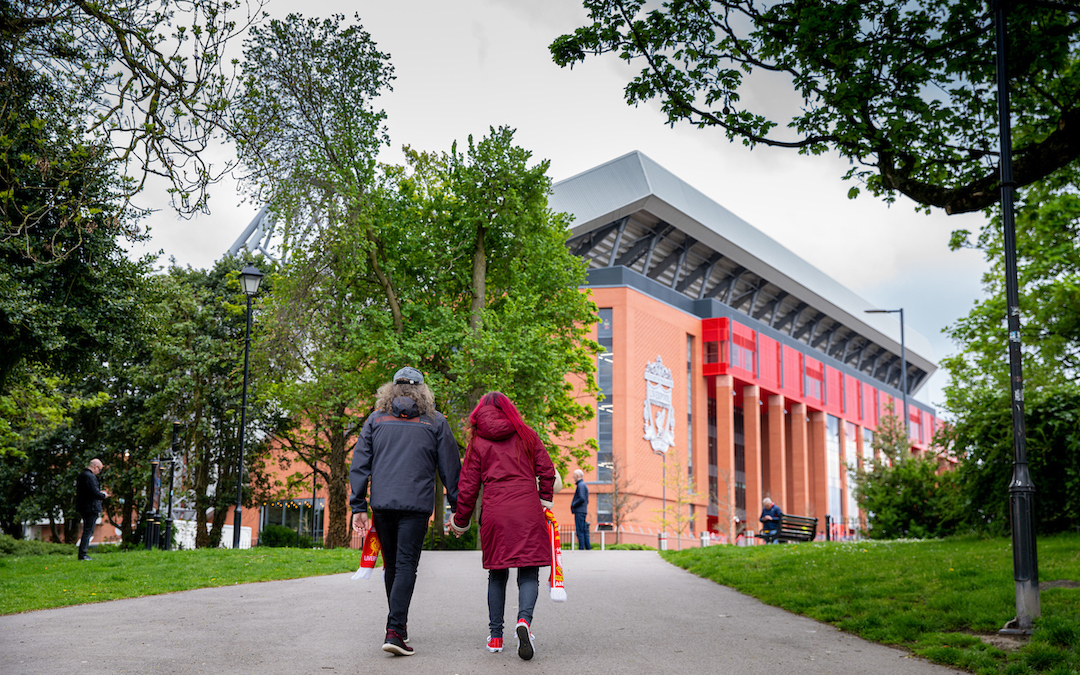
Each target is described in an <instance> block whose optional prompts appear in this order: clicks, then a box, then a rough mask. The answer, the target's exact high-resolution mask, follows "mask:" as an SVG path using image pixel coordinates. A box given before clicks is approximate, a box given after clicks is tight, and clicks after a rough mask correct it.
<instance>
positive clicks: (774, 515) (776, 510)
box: [760, 497, 784, 544]
mask: <svg viewBox="0 0 1080 675" xmlns="http://www.w3.org/2000/svg"><path fill="white" fill-rule="evenodd" d="M783 516H784V512H783V511H781V510H780V507H779V506H777V505H776V504H774V503H773V500H771V499H769V498H768V497H766V498H765V499H763V500H762V501H761V518H760V520H761V530H762V532H761V534H762V535H763V536H764V538H765V539H766V540H768V542H769V543H770V544H774V543H776V535H777V534H779V532H780V519H781V518H782V517H783Z"/></svg>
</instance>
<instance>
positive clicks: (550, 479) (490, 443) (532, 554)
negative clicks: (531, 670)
mask: <svg viewBox="0 0 1080 675" xmlns="http://www.w3.org/2000/svg"><path fill="white" fill-rule="evenodd" d="M469 434H470V436H469V444H468V449H467V450H466V451H465V462H464V465H463V466H462V470H461V482H460V484H459V488H460V493H459V496H458V509H457V512H456V513H455V514H454V517H453V518H452V519H451V521H450V526H451V529H452V530H453V531H454V533H455V534H456V535H458V536H460V535H462V534H464V533H465V532H467V531H468V529H469V519H470V518H471V517H472V514H473V511H474V509H475V507H476V499H477V497H478V496H479V493H480V486H481V485H483V487H484V489H483V498H482V502H481V509H480V544H481V548H482V549H483V565H484V569H486V570H488V593H487V598H488V631H489V632H488V640H487V649H488V651H490V652H501V651H502V649H503V614H504V611H505V608H506V583H507V580H508V579H509V576H510V568H511V567H514V568H517V586H518V613H517V624H516V625H515V627H514V632H515V634H516V635H517V639H518V656H520V657H521V658H522V659H525V660H526V661H528V660H529V659H531V658H532V657H533V654H534V653H535V645H534V639H535V637H534V636H533V634H532V623H533V611H534V608H535V607H536V598H537V595H539V589H540V568H541V567H550V566H551V564H552V552H551V546H552V545H551V540H550V538H549V535H548V528H547V520H546V517H545V515H544V509H545V508H547V509H550V508H551V507H552V501H551V500H552V494H553V487H554V485H555V475H556V474H555V465H554V464H552V462H551V457H550V456H549V455H548V453H547V450H546V449H545V448H544V444H543V443H542V442H541V441H540V437H539V435H537V433H536V432H535V431H533V429H532V428H530V427H529V425H527V424H526V423H525V421H524V420H523V419H522V418H521V413H520V412H518V409H517V406H516V405H514V402H513V401H511V400H510V399H509V398H507V397H506V395H505V394H501V393H499V392H497V391H493V392H490V393H488V394H485V395H484V396H483V397H481V399H480V402H479V403H478V404H477V406H476V408H475V409H474V410H473V411H472V414H470V415H469ZM538 479H539V480H538Z"/></svg>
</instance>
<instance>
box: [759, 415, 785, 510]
mask: <svg viewBox="0 0 1080 675" xmlns="http://www.w3.org/2000/svg"><path fill="white" fill-rule="evenodd" d="M768 433H769V442H768V444H767V447H768V448H769V461H768V465H769V475H768V476H766V477H765V489H766V490H767V491H768V493H769V496H770V497H771V498H772V500H773V501H774V502H776V503H777V504H779V505H780V508H781V510H787V509H790V508H791V506H789V504H788V493H787V461H786V460H787V457H786V455H787V453H786V452H785V450H784V449H785V448H786V447H787V438H785V437H786V436H787V434H785V433H784V397H783V396H781V395H779V394H774V395H771V396H769V429H768Z"/></svg>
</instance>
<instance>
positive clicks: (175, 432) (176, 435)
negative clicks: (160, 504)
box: [162, 422, 180, 551]
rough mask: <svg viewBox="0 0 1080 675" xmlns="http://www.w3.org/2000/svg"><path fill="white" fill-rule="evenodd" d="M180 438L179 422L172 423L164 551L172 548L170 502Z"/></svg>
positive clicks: (171, 500)
mask: <svg viewBox="0 0 1080 675" xmlns="http://www.w3.org/2000/svg"><path fill="white" fill-rule="evenodd" d="M179 440H180V423H179V422H173V423H172V444H171V445H170V446H169V455H170V457H169V460H168V462H169V515H167V516H166V517H165V541H164V543H163V546H162V548H164V549H165V550H166V551H171V550H172V526H173V517H172V502H173V481H174V479H175V478H176V444H177V442H178V441H179Z"/></svg>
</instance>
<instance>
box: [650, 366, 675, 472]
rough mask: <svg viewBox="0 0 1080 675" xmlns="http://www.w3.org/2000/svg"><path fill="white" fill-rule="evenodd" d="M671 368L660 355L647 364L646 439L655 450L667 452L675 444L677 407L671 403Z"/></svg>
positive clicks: (661, 452) (672, 384)
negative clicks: (665, 364) (666, 365)
mask: <svg viewBox="0 0 1080 675" xmlns="http://www.w3.org/2000/svg"><path fill="white" fill-rule="evenodd" d="M674 384H675V382H674V381H673V380H672V379H671V369H670V368H666V367H665V366H664V360H663V359H662V358H660V356H659V355H657V356H656V361H654V362H652V363H649V364H648V365H646V366H645V410H644V412H643V416H644V418H645V440H647V441H649V443H650V445H652V449H653V452H657V453H660V454H661V455H663V454H666V453H667V451H668V449H669V448H671V447H673V446H674V445H675V409H674V408H673V407H672V405H671V388H672V387H673V386H674Z"/></svg>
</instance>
